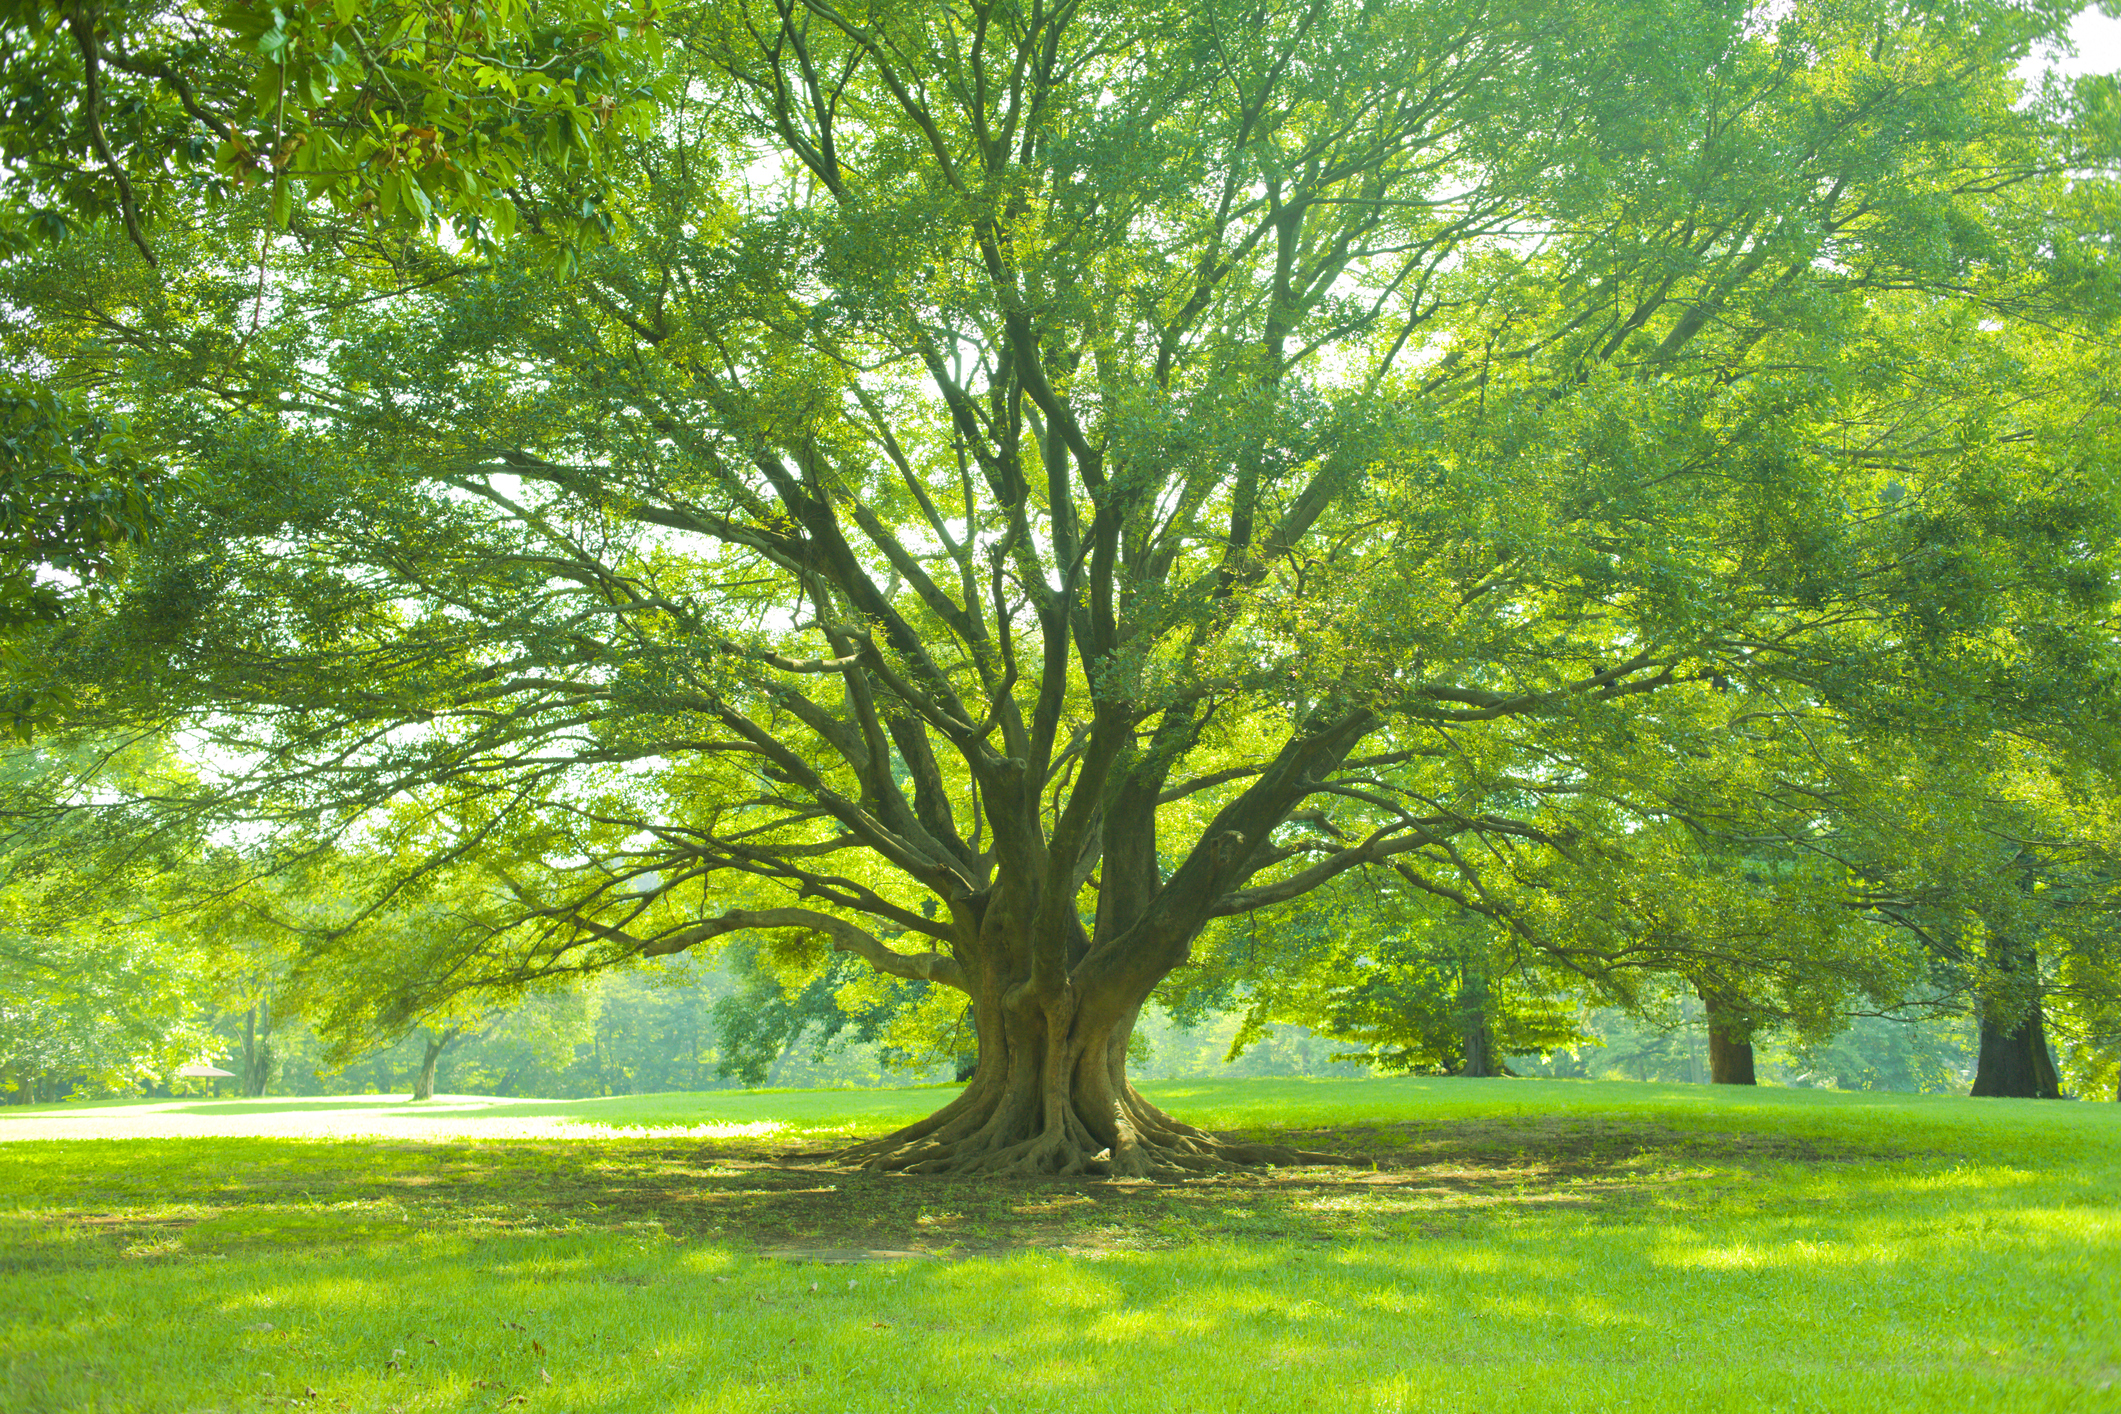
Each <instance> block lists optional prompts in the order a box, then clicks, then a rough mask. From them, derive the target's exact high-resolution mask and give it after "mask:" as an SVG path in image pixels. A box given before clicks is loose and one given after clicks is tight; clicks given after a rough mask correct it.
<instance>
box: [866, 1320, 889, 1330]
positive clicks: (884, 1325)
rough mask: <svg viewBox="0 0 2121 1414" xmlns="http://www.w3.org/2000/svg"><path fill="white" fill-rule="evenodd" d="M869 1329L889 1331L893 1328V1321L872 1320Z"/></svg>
mask: <svg viewBox="0 0 2121 1414" xmlns="http://www.w3.org/2000/svg"><path fill="white" fill-rule="evenodd" d="M869 1329H871V1330H873V1331H888V1330H890V1329H891V1322H889V1321H871V1322H870V1323H869Z"/></svg>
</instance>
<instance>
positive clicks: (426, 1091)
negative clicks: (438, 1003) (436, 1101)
mask: <svg viewBox="0 0 2121 1414" xmlns="http://www.w3.org/2000/svg"><path fill="white" fill-rule="evenodd" d="M456 1036H457V1031H456V1028H455V1027H451V1028H450V1029H449V1030H447V1031H443V1032H433V1031H430V1032H429V1033H427V1053H426V1054H425V1055H423V1056H422V1057H421V1058H420V1078H419V1079H418V1080H416V1081H414V1082H413V1087H412V1097H413V1098H414V1099H415V1100H432V1099H433V1098H434V1096H435V1064H436V1062H438V1061H440V1060H441V1059H442V1050H443V1048H444V1047H446V1046H447V1045H448V1044H449V1043H450V1042H451V1041H454V1040H455V1039H456Z"/></svg>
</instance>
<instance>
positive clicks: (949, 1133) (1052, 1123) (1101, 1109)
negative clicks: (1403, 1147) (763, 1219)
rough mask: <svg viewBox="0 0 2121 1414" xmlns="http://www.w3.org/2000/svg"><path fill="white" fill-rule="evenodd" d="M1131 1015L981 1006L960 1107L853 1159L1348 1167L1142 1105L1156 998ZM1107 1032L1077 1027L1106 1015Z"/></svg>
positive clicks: (1012, 1165) (983, 1169)
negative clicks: (1137, 1028) (1148, 1027)
mask: <svg viewBox="0 0 2121 1414" xmlns="http://www.w3.org/2000/svg"><path fill="white" fill-rule="evenodd" d="M1140 991H1141V996H1140V997H1139V998H1137V999H1134V1000H1133V1001H1132V1002H1131V1004H1129V1005H1127V1006H1125V1007H1123V1008H1114V1007H1111V1006H1105V1007H1100V1006H1098V1005H1096V1003H1097V1002H1098V1001H1100V1000H1104V999H1103V998H1099V997H1097V996H1095V995H1092V996H1088V997H1077V996H1074V995H1071V994H1064V995H1063V997H1062V1000H1061V1001H1060V1002H1059V1003H1058V1004H1056V1005H1052V1006H1050V1007H1044V1008H1042V1007H1040V1006H1038V1005H1037V1004H1036V1003H1033V1002H1026V1001H1023V1000H1021V999H1020V998H1018V999H1015V1000H1016V1004H1015V1006H1014V1007H1013V1008H1012V1007H1007V1006H1005V1005H1004V1004H1003V1002H1002V1000H1001V998H999V997H997V996H994V995H992V992H991V990H987V991H984V992H983V994H982V995H981V996H980V997H979V998H978V1000H977V1001H976V1003H975V1005H976V1007H977V1022H978V1025H977V1028H976V1030H977V1034H978V1038H979V1064H978V1067H977V1069H975V1070H974V1071H973V1073H972V1077H971V1082H970V1083H969V1084H968V1085H966V1087H965V1091H964V1093H963V1094H962V1095H960V1096H958V1098H957V1099H955V1100H953V1101H951V1102H950V1103H949V1104H947V1105H945V1106H944V1107H943V1108H942V1109H940V1110H937V1111H936V1112H935V1113H934V1114H932V1115H930V1116H928V1118H926V1119H924V1120H921V1121H920V1122H918V1123H916V1124H911V1125H908V1126H907V1127H906V1128H904V1129H901V1130H898V1131H897V1132H896V1133H893V1134H887V1135H885V1136H884V1137H883V1138H881V1139H877V1140H873V1141H871V1142H869V1143H866V1144H859V1145H856V1146H855V1147H853V1148H851V1149H848V1150H846V1151H844V1152H843V1153H841V1154H840V1155H839V1156H838V1157H840V1158H841V1159H844V1160H847V1161H850V1162H858V1163H861V1164H863V1165H864V1166H865V1167H868V1168H872V1169H880V1170H888V1171H897V1172H909V1173H1019V1174H1085V1173H1087V1174H1111V1175H1147V1174H1152V1173H1177V1172H1181V1171H1186V1170H1200V1169H1220V1168H1230V1167H1234V1166H1236V1165H1239V1164H1259V1163H1295V1162H1305V1163H1341V1162H1344V1161H1343V1160H1342V1159H1340V1158H1338V1157H1336V1156H1334V1155H1331V1154H1310V1153H1302V1152H1299V1151H1296V1150H1291V1149H1284V1148H1279V1147H1276V1146H1273V1145H1262V1144H1249V1143H1240V1142H1232V1141H1228V1140H1225V1139H1222V1138H1219V1137H1218V1136H1216V1135H1213V1134H1210V1133H1208V1132H1206V1131H1205V1130H1200V1129H1195V1128H1194V1127H1193V1126H1191V1125H1189V1124H1185V1123H1182V1122H1181V1121H1179V1120H1176V1119H1173V1118H1172V1117H1171V1116H1170V1115H1167V1114H1165V1113H1164V1112H1163V1111H1162V1110H1160V1109H1158V1108H1157V1107H1156V1106H1155V1105H1153V1104H1151V1103H1149V1101H1147V1100H1145V1099H1143V1098H1142V1096H1141V1095H1140V1093H1139V1092H1137V1091H1136V1090H1135V1089H1134V1087H1133V1085H1132V1084H1131V1083H1129V1081H1128V1079H1127V1041H1128V1039H1129V1038H1130V1037H1131V1036H1132V1035H1133V1034H1134V1025H1135V1022H1136V1020H1137V1019H1138V1018H1139V1016H1140V1014H1141V1007H1142V1002H1143V1001H1145V1000H1146V999H1147V995H1148V987H1146V986H1143V987H1141V988H1140ZM1115 1009H1116V1010H1118V1013H1119V1014H1118V1017H1117V1019H1116V1020H1114V1021H1112V1022H1110V1023H1108V1024H1106V1025H1105V1026H1103V1027H1096V1026H1090V1027H1084V1026H1081V1025H1078V1024H1075V1023H1076V1022H1077V1021H1078V1020H1079V1019H1081V1018H1083V1017H1085V1016H1096V1015H1097V1014H1099V1013H1100V1012H1102V1013H1103V1014H1104V1015H1107V1016H1110V1015H1112V1014H1113V1011H1114V1010H1115Z"/></svg>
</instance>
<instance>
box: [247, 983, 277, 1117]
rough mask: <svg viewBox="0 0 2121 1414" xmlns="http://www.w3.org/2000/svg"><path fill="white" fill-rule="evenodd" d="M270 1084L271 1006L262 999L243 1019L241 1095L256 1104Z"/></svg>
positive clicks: (269, 1002)
mask: <svg viewBox="0 0 2121 1414" xmlns="http://www.w3.org/2000/svg"><path fill="white" fill-rule="evenodd" d="M261 1013H262V1016H261ZM271 1080H272V1002H271V1001H270V1000H267V999H261V1000H260V1001H259V1003H258V1005H256V1006H254V1007H252V1008H251V1009H250V1010H249V1011H247V1012H245V1013H244V1015H243V1075H242V1083H243V1093H244V1094H245V1095H248V1096H249V1097H250V1098H252V1099H254V1100H255V1099H257V1098H259V1097H260V1096H262V1095H263V1094H264V1093H265V1087H266V1085H267V1084H269V1083H270V1082H271Z"/></svg>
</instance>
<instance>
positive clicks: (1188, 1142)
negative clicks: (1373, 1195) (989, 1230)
mask: <svg viewBox="0 0 2121 1414" xmlns="http://www.w3.org/2000/svg"><path fill="white" fill-rule="evenodd" d="M1155 1128H1156V1129H1157V1130H1158V1131H1159V1132H1156V1133H1153V1134H1150V1133H1138V1134H1137V1137H1136V1138H1135V1139H1134V1141H1133V1142H1132V1143H1128V1144H1123V1145H1122V1146H1120V1147H1119V1148H1118V1149H1117V1150H1115V1149H1114V1148H1113V1147H1111V1146H1105V1145H1100V1144H1098V1143H1097V1141H1096V1140H1095V1139H1094V1138H1093V1137H1092V1136H1091V1135H1090V1134H1089V1133H1088V1132H1087V1131H1086V1130H1083V1129H1082V1127H1081V1125H1080V1124H1079V1123H1077V1122H1076V1121H1075V1120H1074V1119H1073V1117H1072V1116H1071V1117H1070V1119H1069V1120H1068V1122H1067V1123H1066V1124H1065V1125H1064V1126H1063V1128H1061V1129H1059V1130H1044V1131H1041V1132H1039V1133H1036V1134H1032V1135H1028V1136H1025V1137H1021V1138H1013V1139H1011V1138H1003V1137H1001V1136H998V1135H993V1134H989V1133H986V1132H984V1131H982V1132H979V1133H975V1134H972V1135H966V1136H964V1137H962V1138H957V1139H946V1138H944V1137H943V1136H942V1135H941V1134H939V1133H931V1134H929V1135H918V1136H914V1137H906V1138H901V1137H900V1136H886V1139H885V1140H882V1141H879V1140H871V1141H870V1142H868V1143H866V1144H857V1145H854V1146H853V1147H851V1148H848V1149H843V1150H841V1151H840V1152H839V1153H838V1154H836V1155H834V1157H835V1158H836V1159H837V1160H838V1161H839V1162H840V1163H843V1164H853V1165H858V1166H859V1167H861V1168H864V1169H868V1170H870V1171H871V1172H876V1173H920V1174H950V1173H965V1174H972V1173H978V1174H1004V1175H1012V1176H1019V1177H1070V1176H1077V1175H1094V1176H1097V1177H1106V1178H1159V1177H1163V1178H1176V1177H1183V1176H1186V1175H1188V1174H1197V1173H1228V1172H1234V1171H1238V1170H1242V1169H1248V1168H1260V1167H1265V1166H1270V1165H1271V1166H1279V1167H1291V1166H1295V1165H1302V1164H1331V1165H1348V1164H1353V1163H1355V1162H1357V1161H1356V1160H1353V1159H1349V1158H1347V1157H1346V1156H1344V1155H1340V1154H1328V1153H1322V1152H1319V1151H1317V1150H1311V1149H1292V1148H1289V1147H1287V1146H1285V1145H1279V1144H1258V1143H1253V1142H1251V1141H1248V1140H1241V1139H1235V1138H1223V1137H1221V1136H1219V1135H1214V1134H1210V1133H1208V1132H1207V1131H1205V1130H1199V1129H1193V1128H1191V1126H1182V1127H1177V1128H1174V1129H1167V1128H1165V1127H1164V1126H1161V1125H1159V1126H1156V1127H1155ZM902 1133H903V1132H902ZM891 1140H897V1142H888V1141H891Z"/></svg>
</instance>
